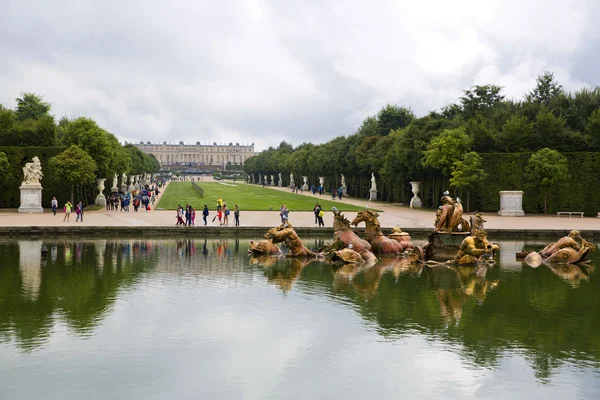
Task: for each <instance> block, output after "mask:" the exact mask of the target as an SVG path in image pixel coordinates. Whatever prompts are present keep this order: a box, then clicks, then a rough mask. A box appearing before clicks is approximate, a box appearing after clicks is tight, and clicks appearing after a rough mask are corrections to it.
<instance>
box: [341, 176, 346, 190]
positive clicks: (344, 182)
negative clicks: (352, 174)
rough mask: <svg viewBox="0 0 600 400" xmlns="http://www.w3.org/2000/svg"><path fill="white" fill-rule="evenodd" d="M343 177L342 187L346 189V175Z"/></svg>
mask: <svg viewBox="0 0 600 400" xmlns="http://www.w3.org/2000/svg"><path fill="white" fill-rule="evenodd" d="M341 175H342V187H346V178H345V177H344V174H341Z"/></svg>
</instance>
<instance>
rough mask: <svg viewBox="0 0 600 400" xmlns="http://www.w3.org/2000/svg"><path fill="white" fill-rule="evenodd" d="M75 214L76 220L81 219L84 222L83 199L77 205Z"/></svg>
mask: <svg viewBox="0 0 600 400" xmlns="http://www.w3.org/2000/svg"><path fill="white" fill-rule="evenodd" d="M75 214H77V217H76V218H75V222H77V221H79V220H80V219H81V222H83V203H82V202H81V201H80V202H79V203H77V207H76V208H75Z"/></svg>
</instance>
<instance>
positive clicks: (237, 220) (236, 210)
mask: <svg viewBox="0 0 600 400" xmlns="http://www.w3.org/2000/svg"><path fill="white" fill-rule="evenodd" d="M233 217H234V219H235V226H240V209H239V207H238V205H237V204H236V205H235V208H234V210H233Z"/></svg>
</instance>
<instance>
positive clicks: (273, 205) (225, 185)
mask: <svg viewBox="0 0 600 400" xmlns="http://www.w3.org/2000/svg"><path fill="white" fill-rule="evenodd" d="M198 185H199V186H200V187H201V188H202V189H204V198H201V197H200V196H198V194H197V193H196V191H195V190H194V189H193V188H192V183H191V182H171V183H169V185H168V186H167V189H166V190H165V192H164V193H163V195H162V197H161V199H160V202H159V203H158V205H157V207H162V208H164V209H165V210H175V209H177V205H178V204H181V205H182V206H183V207H185V205H186V204H191V205H192V206H193V207H194V208H195V209H196V210H201V209H202V208H203V207H204V204H206V205H208V208H209V209H210V210H214V209H215V208H216V207H217V199H218V198H219V197H222V198H223V200H225V201H226V202H227V205H228V206H229V207H230V208H231V209H232V210H233V207H234V205H235V204H238V205H239V206H240V209H241V210H244V211H269V209H272V210H279V207H281V205H282V204H285V205H286V206H287V207H288V209H289V210H290V211H312V209H313V207H314V206H315V203H317V202H318V203H319V204H321V206H322V207H323V209H325V210H331V207H333V206H335V207H337V209H338V210H341V211H360V210H362V209H363V208H362V207H357V206H353V205H351V204H344V203H343V202H340V201H331V200H328V199H331V195H330V194H323V195H322V196H319V195H316V196H314V197H313V196H303V195H301V194H295V193H291V191H290V192H283V191H279V190H273V189H269V188H263V187H262V186H258V185H248V184H237V183H231V182H230V181H229V182H199V183H198Z"/></svg>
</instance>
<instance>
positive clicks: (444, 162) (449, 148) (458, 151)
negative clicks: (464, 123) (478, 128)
mask: <svg viewBox="0 0 600 400" xmlns="http://www.w3.org/2000/svg"><path fill="white" fill-rule="evenodd" d="M472 144H473V139H472V138H470V137H469V136H468V135H467V134H466V133H465V128H463V127H460V128H456V129H445V130H444V131H443V132H442V134H441V135H440V136H438V137H436V138H434V139H432V140H431V142H430V143H429V145H428V146H427V151H425V158H424V162H423V165H425V166H426V167H432V168H436V169H438V170H439V171H440V172H441V173H442V175H444V177H447V176H448V175H450V173H451V170H452V166H453V165H454V163H455V162H456V161H459V160H460V159H461V158H462V157H463V155H464V154H465V153H467V152H468V151H470V150H471V145H472Z"/></svg>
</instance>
